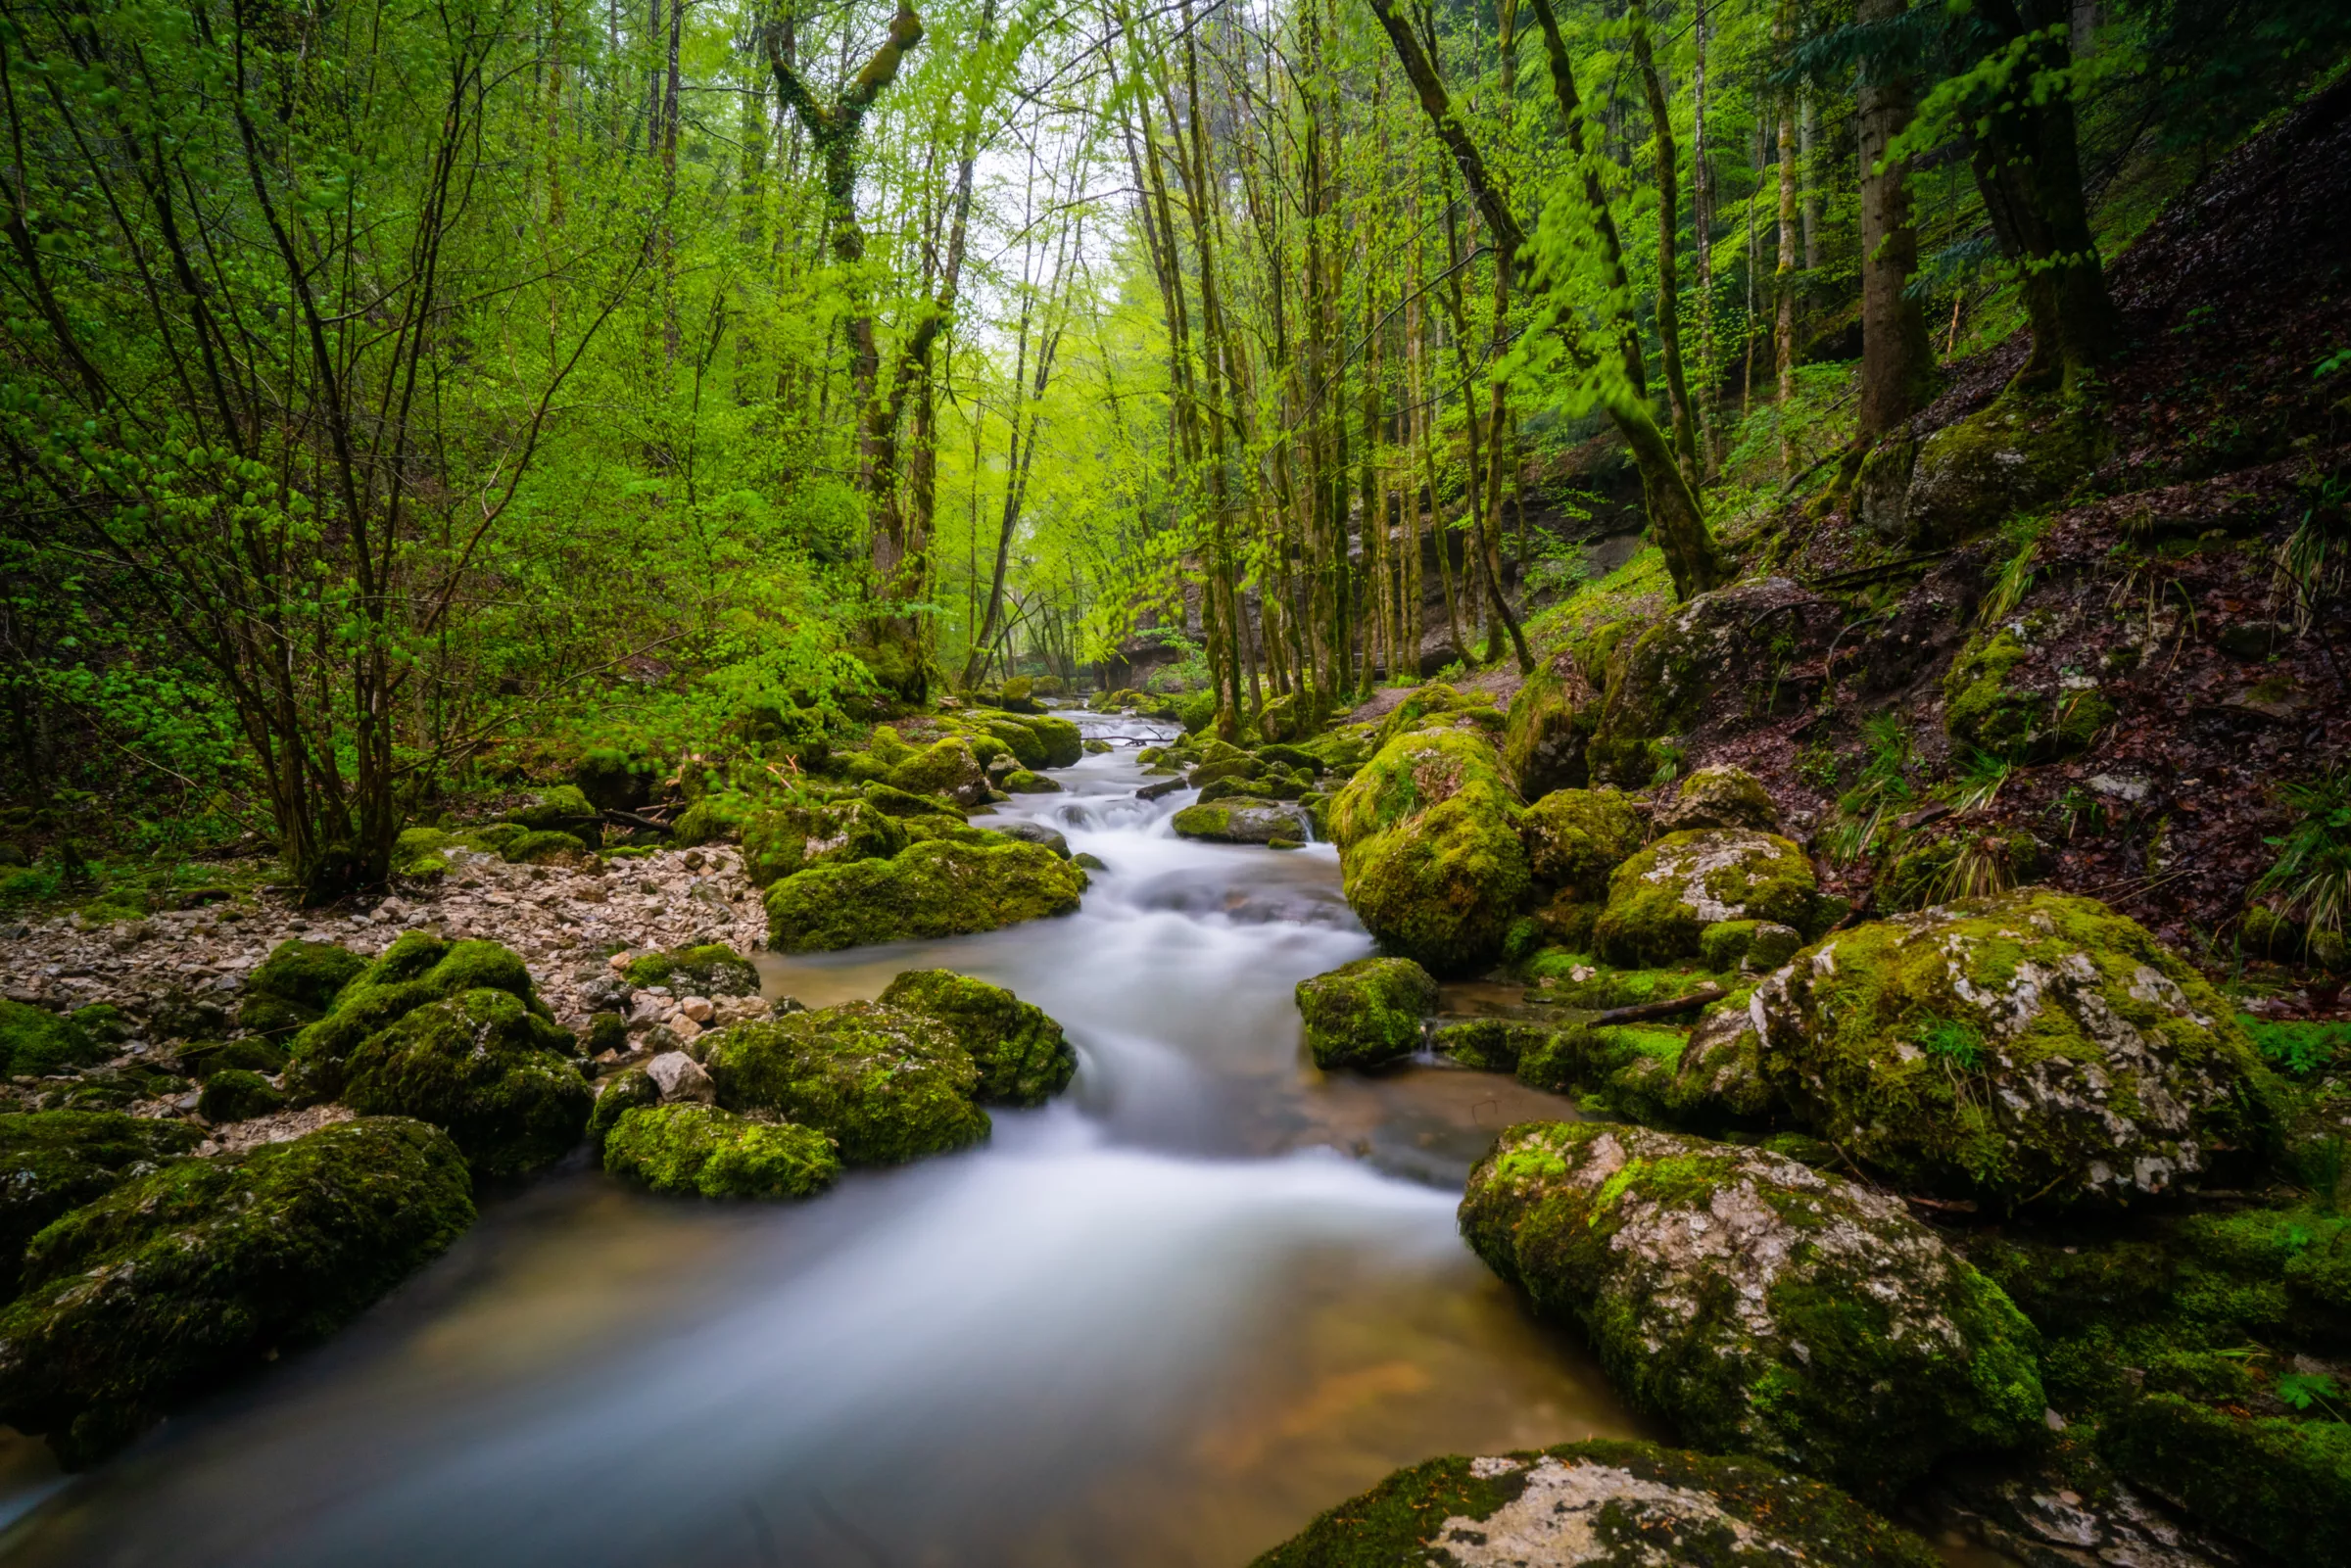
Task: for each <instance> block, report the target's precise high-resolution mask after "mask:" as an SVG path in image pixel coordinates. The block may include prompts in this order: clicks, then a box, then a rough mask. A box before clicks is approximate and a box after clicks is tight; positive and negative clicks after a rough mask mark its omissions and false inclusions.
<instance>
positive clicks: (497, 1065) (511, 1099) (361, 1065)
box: [343, 990, 593, 1176]
mask: <svg viewBox="0 0 2351 1568" xmlns="http://www.w3.org/2000/svg"><path fill="white" fill-rule="evenodd" d="M571 1048H572V1036H571V1033H570V1031H569V1030H566V1029H559V1028H557V1027H555V1025H553V1024H552V1023H550V1022H546V1021H545V1020H544V1019H541V1018H540V1017H538V1016H537V1015H536V1014H534V1013H532V1012H530V1011H529V1010H528V1009H527V1008H525V1007H524V1006H523V1004H522V1003H521V1002H520V1001H519V1000H517V999H516V998H515V997H514V996H513V995H512V994H510V993H509V992H505V991H494V990H472V991H463V992H460V993H458V994H457V995H456V996H453V997H451V998H449V999H448V1000H447V1001H437V1002H429V1003H426V1004H425V1005H423V1006H421V1007H418V1008H415V1009H413V1010H412V1011H410V1012H408V1013H406V1014H404V1015H403V1016H402V1017H401V1018H400V1020H399V1021H398V1022H394V1023H393V1024H391V1025H390V1026H389V1027H387V1028H384V1029H382V1030H380V1031H378V1032H377V1033H374V1034H371V1035H369V1036H368V1037H367V1039H366V1040H365V1041H364V1042H363V1043H362V1044H361V1045H360V1047H359V1048H358V1049H357V1050H355V1051H354V1052H353V1053H352V1055H351V1058H350V1060H349V1062H348V1063H347V1064H346V1065H345V1083H344V1089H343V1102H344V1104H346V1105H348V1106H350V1107H351V1108H352V1109H353V1110H355V1111H357V1112H359V1113H360V1115H362V1116H398V1117H415V1118H416V1119H418V1120H420V1121H430V1122H432V1123H433V1124H434V1125H436V1126H438V1127H441V1128H443V1129H445V1130H446V1131H447V1132H448V1133H449V1135H450V1136H451V1137H452V1138H453V1139H455V1140H456V1145H457V1147H458V1149H460V1150H461V1151H463V1152H464V1155H465V1158H466V1160H467V1161H468V1162H469V1163H470V1164H472V1166H473V1168H474V1170H475V1171H476V1172H477V1173H478V1174H481V1175H484V1176H514V1175H521V1174H523V1173H525V1172H528V1171H531V1170H536V1169H538V1168H539V1167H541V1166H543V1165H548V1164H553V1163H554V1162H555V1161H557V1160H559V1159H561V1158H562V1157H563V1155H564V1154H565V1153H567V1152H568V1151H569V1150H570V1149H571V1147H572V1146H573V1145H574V1144H576V1143H578V1142H579V1141H580V1134H581V1132H582V1130H583V1129H584V1128H585V1127H586V1125H587V1121H588V1110H589V1106H590V1104H591V1103H592V1099H593V1095H592V1093H591V1091H590V1090H589V1087H588V1084H587V1080H585V1079H584V1078H582V1077H581V1076H580V1072H579V1069H578V1068H577V1067H575V1066H573V1064H572V1062H571V1060H570V1058H569V1054H568V1053H569V1051H570V1050H571Z"/></svg>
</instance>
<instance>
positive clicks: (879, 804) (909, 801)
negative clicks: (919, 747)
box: [858, 784, 964, 832]
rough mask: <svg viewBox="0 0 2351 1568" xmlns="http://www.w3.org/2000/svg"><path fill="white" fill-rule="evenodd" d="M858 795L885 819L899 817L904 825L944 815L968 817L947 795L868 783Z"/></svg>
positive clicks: (901, 824)
mask: <svg viewBox="0 0 2351 1568" xmlns="http://www.w3.org/2000/svg"><path fill="white" fill-rule="evenodd" d="M858 794H859V796H860V797H861V798H862V799H863V800H864V801H865V803H866V804H867V805H869V806H871V807H873V808H874V809H875V810H876V811H878V812H880V813H882V815H884V816H885V817H894V818H896V819H897V821H898V823H899V824H900V826H906V825H909V824H912V823H915V822H918V821H920V820H922V819H925V818H930V817H940V816H944V817H949V818H953V819H955V820H957V821H960V820H962V818H963V814H964V811H963V807H962V806H961V805H960V804H958V803H957V802H955V801H952V800H949V799H948V798H947V797H946V796H944V795H919V794H914V793H911V792H909V791H907V790H904V789H899V788H897V787H895V786H894V785H891V784H866V785H865V786H864V787H863V788H861V789H860V790H859V791H858ZM909 831H910V832H911V830H909Z"/></svg>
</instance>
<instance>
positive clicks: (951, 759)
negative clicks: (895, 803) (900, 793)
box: [889, 736, 987, 805]
mask: <svg viewBox="0 0 2351 1568" xmlns="http://www.w3.org/2000/svg"><path fill="white" fill-rule="evenodd" d="M889 783H890V785H891V787H893V788H897V789H903V790H905V791H906V792H907V793H909V794H916V795H946V796H948V797H949V798H951V799H955V800H960V801H962V802H964V803H965V804H967V805H968V804H971V803H972V802H974V801H977V800H980V799H982V798H984V791H985V789H986V788H987V774H986V772H985V770H984V769H983V768H982V767H981V766H980V759H979V758H978V757H975V756H973V755H972V748H971V744H970V742H968V741H966V740H965V739H964V738H963V736H947V737H946V738H945V739H943V740H938V741H935V742H933V743H932V744H931V745H930V746H929V747H928V748H926V749H925V750H923V751H920V752H918V753H916V754H915V755H913V756H910V757H908V758H906V759H905V760H904V761H903V762H899V763H897V764H895V765H893V766H892V767H891V768H890V770H889Z"/></svg>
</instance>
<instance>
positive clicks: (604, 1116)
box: [588, 1068, 661, 1158]
mask: <svg viewBox="0 0 2351 1568" xmlns="http://www.w3.org/2000/svg"><path fill="white" fill-rule="evenodd" d="M660 1103H661V1085H659V1084H657V1083H655V1082H654V1081H653V1075H652V1074H651V1073H649V1072H648V1071H646V1070H645V1069H643V1068H629V1069H625V1070H623V1071H621V1072H618V1073H616V1074H614V1075H613V1076H612V1077H611V1078H609V1079H607V1080H606V1081H605V1083H604V1085H603V1087H602V1088H601V1089H600V1090H599V1091H598V1092H597V1096H596V1105H595V1106H594V1107H593V1108H592V1109H591V1110H590V1111H589V1113H588V1147H589V1148H590V1149H591V1150H593V1151H595V1153H596V1154H597V1156H598V1158H602V1155H603V1150H604V1139H605V1138H607V1137H608V1136H610V1135H611V1132H612V1127H613V1125H614V1123H616V1122H618V1121H619V1120H620V1118H621V1117H624V1116H626V1115H628V1114H629V1113H630V1112H632V1111H634V1110H636V1109H638V1108H639V1107H640V1106H651V1105H659V1104H660Z"/></svg>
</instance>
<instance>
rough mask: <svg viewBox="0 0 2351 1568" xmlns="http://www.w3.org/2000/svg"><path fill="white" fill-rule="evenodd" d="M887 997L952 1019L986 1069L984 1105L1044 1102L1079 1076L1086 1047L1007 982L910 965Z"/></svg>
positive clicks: (892, 1003) (981, 1091) (958, 1038)
mask: <svg viewBox="0 0 2351 1568" xmlns="http://www.w3.org/2000/svg"><path fill="white" fill-rule="evenodd" d="M881 1001H882V1003H883V1005H884V1006H887V1007H894V1008H901V1009H903V1010H904V1011H906V1012H909V1013H919V1014H921V1015H923V1016H924V1017H925V1018H930V1019H936V1020H937V1021H938V1022H941V1023H943V1024H945V1025H946V1026H947V1029H948V1032H949V1033H951V1034H953V1035H954V1037H955V1042H956V1044H958V1045H960V1046H962V1047H963V1048H964V1050H965V1051H967V1052H969V1053H970V1054H971V1058H972V1062H973V1064H974V1065H975V1066H976V1067H977V1068H978V1069H980V1086H979V1088H978V1090H977V1091H975V1092H976V1093H977V1095H978V1097H979V1098H980V1100H981V1101H982V1102H984V1104H988V1105H1016V1106H1039V1105H1043V1104H1044V1103H1045V1102H1046V1101H1047V1100H1049V1099H1051V1098H1052V1097H1053V1096H1055V1095H1057V1094H1059V1093H1061V1091H1062V1090H1064V1089H1066V1088H1068V1087H1069V1086H1070V1079H1071V1078H1073V1077H1075V1076H1076V1075H1077V1072H1078V1052H1077V1050H1076V1049H1075V1048H1074V1047H1072V1046H1071V1044H1070V1041H1069V1036H1068V1035H1066V1034H1064V1033H1063V1032H1062V1027H1061V1025H1060V1024H1059V1023H1057V1022H1054V1021H1053V1020H1052V1019H1051V1018H1049V1017H1047V1016H1046V1014H1045V1011H1044V1009H1042V1008H1040V1007H1037V1006H1035V1005H1033V1004H1032V1003H1029V1002H1024V1001H1022V1000H1021V999H1020V998H1019V997H1017V996H1015V995H1013V994H1012V992H1010V991H1008V990H1006V989H1005V988H1004V987H1003V986H1001V985H990V984H989V983H988V982H987V981H985V980H980V979H974V978H973V977H972V976H971V975H969V974H956V973H955V972H954V971H952V970H908V971H907V972H906V973H904V974H900V975H899V976H898V977H897V978H895V979H893V980H891V981H890V982H889V984H888V986H887V987H885V988H884V989H883V992H882V996H881Z"/></svg>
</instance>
